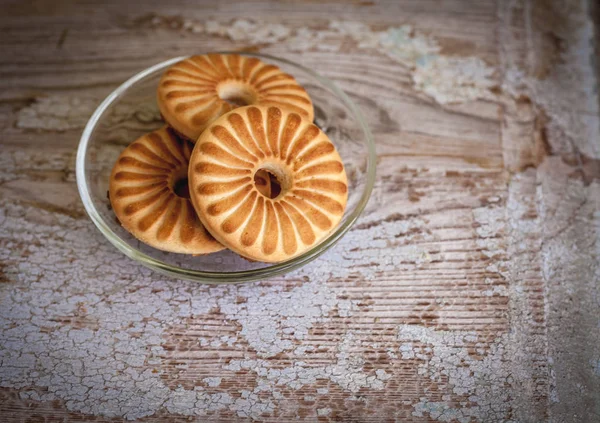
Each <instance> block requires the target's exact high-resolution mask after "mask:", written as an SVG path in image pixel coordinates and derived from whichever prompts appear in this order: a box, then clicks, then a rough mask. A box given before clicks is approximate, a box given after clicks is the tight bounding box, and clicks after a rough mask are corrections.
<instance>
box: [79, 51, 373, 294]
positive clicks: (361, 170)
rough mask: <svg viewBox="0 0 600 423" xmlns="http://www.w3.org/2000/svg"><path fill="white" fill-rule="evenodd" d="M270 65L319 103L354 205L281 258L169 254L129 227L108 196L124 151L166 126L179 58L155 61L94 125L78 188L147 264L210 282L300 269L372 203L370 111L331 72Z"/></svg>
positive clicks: (119, 240) (318, 115) (124, 247)
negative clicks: (164, 78)
mask: <svg viewBox="0 0 600 423" xmlns="http://www.w3.org/2000/svg"><path fill="white" fill-rule="evenodd" d="M242 54H244V55H247V56H253V57H258V58H259V59H261V60H263V61H264V62H267V63H272V64H274V65H277V66H279V67H280V68H281V69H282V70H284V71H285V72H287V73H290V74H291V75H293V76H294V77H295V78H296V79H297V80H298V82H299V83H300V84H302V85H303V86H304V87H305V88H306V90H307V91H308V93H309V95H310V97H311V98H312V100H313V103H314V106H315V123H316V124H317V125H318V126H319V127H320V128H321V129H322V130H323V131H324V132H325V133H326V134H327V135H328V136H329V138H330V139H331V140H332V141H333V142H334V144H335V145H336V147H337V149H338V151H339V153H340V156H341V157H342V160H343V161H344V165H345V167H346V173H347V176H348V205H347V207H346V212H345V214H344V216H343V218H342V220H341V222H340V224H339V225H338V227H337V228H336V229H335V230H333V231H332V232H331V233H330V234H329V235H328V236H327V238H325V239H324V240H323V241H322V242H320V243H319V244H317V245H315V246H314V247H312V248H311V249H310V250H308V251H307V252H305V253H303V254H301V255H299V256H296V257H294V258H293V259H290V260H287V261H285V262H281V263H276V264H272V263H259V262H250V261H247V260H245V259H243V258H242V257H240V256H238V255H237V254H235V253H233V252H231V251H229V250H224V251H221V252H218V253H213V254H208V255H205V256H196V257H194V256H191V255H185V254H176V253H167V252H164V251H160V250H157V249H154V248H152V247H149V246H147V245H145V244H144V243H142V242H140V241H138V240H137V239H136V238H135V237H133V236H132V235H131V234H129V233H128V232H127V231H126V230H124V229H123V228H122V227H121V225H120V224H119V223H118V221H117V220H116V217H115V215H114V213H113V212H112V210H111V207H110V202H109V200H108V196H107V192H108V182H109V176H110V172H111V170H112V167H113V165H114V163H115V161H116V159H117V157H118V156H119V154H120V153H121V151H122V150H123V149H124V148H125V147H126V146H127V145H129V143H131V142H132V141H134V140H135V139H137V138H138V137H139V136H141V135H143V134H144V133H146V132H148V131H151V130H154V129H157V128H159V127H160V126H161V125H163V124H164V123H163V121H162V119H161V117H160V113H159V111H158V107H157V105H156V87H157V85H158V80H159V79H160V76H161V75H162V73H163V72H164V71H165V69H166V68H168V67H169V66H171V65H172V64H174V63H176V62H178V61H180V60H182V59H184V58H185V57H177V58H174V59H171V60H167V61H165V62H162V63H159V64H157V65H154V66H152V67H150V68H148V69H146V70H144V71H142V72H140V73H138V74H137V75H135V76H133V77H132V78H130V79H129V80H128V81H126V82H125V83H124V84H123V85H121V86H120V87H119V88H117V89H116V90H115V91H113V92H112V93H111V94H110V95H109V96H108V97H107V98H106V99H105V100H104V101H103V102H102V104H100V106H99V107H98V108H97V109H96V111H95V112H94V114H93V115H92V117H91V118H90V120H89V122H88V123H87V125H86V127H85V130H84V131H83V135H82V136H81V141H80V142H79V149H78V151H77V166H76V167H77V187H78V188H79V194H80V195H81V199H82V201H83V205H84V206H85V209H86V211H87V213H88V215H89V216H90V218H91V219H92V221H93V222H94V224H95V225H96V226H97V227H98V229H100V232H102V233H103V234H104V236H106V238H107V239H108V240H109V241H110V242H111V243H112V244H114V245H115V246H116V247H117V248H118V249H119V250H121V251H122V252H123V253H125V254H126V255H127V256H129V257H131V258H132V259H134V260H136V261H138V262H140V263H141V264H143V265H145V266H147V267H149V268H151V269H154V270H156V271H158V272H161V273H163V274H166V275H168V276H172V277H175V278H180V279H190V280H195V281H200V282H205V283H236V282H244V281H254V280H261V279H266V278H269V277H272V276H275V275H279V274H283V273H286V272H289V271H291V270H294V269H297V268H299V267H301V266H303V265H305V264H306V263H308V262H310V261H312V260H314V259H316V258H317V257H319V256H320V255H321V254H323V253H324V252H325V251H327V250H328V249H329V248H330V247H332V246H333V245H334V244H335V243H336V242H337V241H338V240H339V239H340V238H341V237H342V236H344V234H345V233H346V232H348V230H349V229H350V227H351V226H352V225H353V224H354V222H355V221H356V219H357V218H358V216H359V215H360V213H361V212H362V211H363V209H364V208H365V206H366V204H367V201H368V200H369V196H370V195H371V189H372V188H373V184H374V182H375V145H374V143H373V138H372V135H371V132H370V130H369V128H368V127H367V124H366V122H365V119H364V117H363V116H362V114H361V113H360V111H359V110H358V108H357V107H356V105H355V104H354V103H353V102H352V101H351V100H350V99H349V98H348V96H347V95H346V94H345V93H344V92H343V91H342V90H340V89H339V88H338V87H336V86H335V84H334V83H333V82H332V81H330V80H329V79H327V78H324V77H322V76H320V75H318V74H317V73H316V72H314V71H312V70H310V69H307V68H305V67H303V66H301V65H298V64H296V63H293V62H291V61H288V60H284V59H280V58H276V57H272V56H267V55H262V54H254V53H252V54H246V53H242Z"/></svg>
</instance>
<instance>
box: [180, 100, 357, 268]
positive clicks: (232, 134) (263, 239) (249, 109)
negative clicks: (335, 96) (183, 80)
mask: <svg viewBox="0 0 600 423" xmlns="http://www.w3.org/2000/svg"><path fill="white" fill-rule="evenodd" d="M260 170H266V171H267V172H269V173H270V174H272V175H274V177H275V178H276V179H277V183H278V185H279V187H280V192H279V193H278V195H277V196H276V197H275V198H269V197H270V196H267V195H263V194H261V193H260V192H259V191H258V190H257V188H256V186H255V184H254V183H253V179H254V177H255V174H256V173H257V172H258V171H260ZM188 179H189V184H190V197H191V200H192V202H193V204H194V207H195V209H196V211H197V213H198V217H199V218H200V220H201V221H202V223H203V224H204V226H205V227H206V228H207V229H208V231H209V232H210V233H211V234H212V235H213V236H214V237H215V238H216V239H217V240H219V241H220V242H221V243H222V244H223V245H225V246H226V247H228V248H230V249H231V250H233V251H235V252H236V253H238V254H240V255H242V256H244V257H246V258H249V259H252V260H257V261H265V262H279V261H283V260H287V259H290V258H292V257H295V256H297V255H299V254H302V253H304V252H305V251H307V250H308V249H310V248H311V247H312V246H314V245H316V244H318V243H319V242H320V241H321V240H322V239H323V238H325V237H326V236H327V234H329V233H330V232H331V231H332V230H333V229H334V228H335V227H336V225H337V224H338V223H339V222H340V220H341V218H342V216H343V214H344V210H345V208H346V202H347V199H348V185H347V180H346V172H345V170H344V165H343V164H342V160H341V158H340V156H339V154H338V152H337V150H336V149H335V146H334V145H333V143H332V142H331V141H330V140H329V138H327V136H326V135H325V134H324V133H323V132H322V131H321V130H320V129H319V128H318V127H317V126H315V125H314V124H312V123H311V122H310V121H309V120H308V119H305V118H302V117H301V116H300V115H299V114H297V113H295V112H293V111H290V110H288V109H284V108H279V107H276V106H246V107H241V108H238V109H236V110H234V111H231V112H229V113H227V114H226V115H224V116H221V117H220V118H219V119H217V121H215V122H214V123H213V124H212V125H211V126H210V127H209V128H207V129H206V131H204V132H203V133H202V135H201V136H200V137H199V138H198V141H197V142H196V146H195V147H194V151H193V152H192V157H191V158H190V166H189V173H188Z"/></svg>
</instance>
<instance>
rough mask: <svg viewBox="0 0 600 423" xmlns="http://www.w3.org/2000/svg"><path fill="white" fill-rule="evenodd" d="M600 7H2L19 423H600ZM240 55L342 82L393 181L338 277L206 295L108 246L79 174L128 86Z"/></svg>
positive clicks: (9, 408)
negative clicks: (147, 72) (223, 54)
mask: <svg viewBox="0 0 600 423" xmlns="http://www.w3.org/2000/svg"><path fill="white" fill-rule="evenodd" d="M78 3H79V2H78ZM593 7H594V2H593V1H592V0H589V1H586V0H574V1H561V0H548V1H543V0H511V1H504V0H496V1H493V0H480V1H476V2H473V1H469V0H447V1H433V0H427V1H422V0H412V1H409V0H405V1H397V2H392V1H390V2H383V1H377V0H375V1H352V2H341V1H339V2H337V1H314V2H313V1H305V2H303V3H302V4H293V2H269V1H265V2H252V3H233V2H220V3H216V4H213V2H197V1H193V2H192V1H188V2H184V1H182V2H179V5H178V6H176V7H175V6H173V5H172V2H157V1H153V2H148V4H147V5H146V6H145V7H144V8H140V6H139V5H138V4H137V2H136V3H132V2H126V4H124V5H123V4H121V2H112V3H107V2H103V4H101V5H100V4H92V3H84V4H75V2H73V4H70V3H67V2H45V1H36V2H3V4H2V6H1V10H2V12H3V13H2V14H1V15H0V40H1V41H0V52H1V55H0V57H1V59H0V88H1V89H0V134H1V136H0V143H1V149H2V150H1V155H0V198H1V205H0V264H1V267H0V270H1V273H0V282H1V283H0V420H1V421H3V422H5V421H6V422H38V421H39V422H42V421H48V422H55V421H56V422H58V421H61V422H62V421H67V422H79V421H97V422H115V421H122V420H124V419H140V420H141V421H146V422H158V421H161V422H162V421H173V422H175V421H190V420H196V421H206V420H214V421H231V420H238V421H250V420H259V421H272V422H276V421H277V422H281V421H288V420H296V419H300V420H306V421H316V420H319V421H341V420H345V421H363V422H364V421H373V422H381V421H394V420H396V421H406V422H437V421H440V422H456V421H458V422H475V421H477V422H500V421H513V422H541V421H552V422H575V421H576V422H597V421H599V420H600V401H598V398H599V397H600V322H599V317H598V316H600V292H599V276H600V269H599V262H598V254H599V253H600V245H599V240H598V232H599V230H600V212H599V206H600V204H599V201H600V195H599V194H600V185H599V177H600V161H599V160H600V137H599V131H600V125H599V118H598V104H599V103H598V91H597V89H596V87H597V85H596V83H597V76H598V74H597V73H596V70H595V69H594V67H593V66H594V62H593V60H592V58H593V55H594V54H595V46H597V45H598V44H597V43H596V40H595V35H594V34H595V32H594V26H593V22H594V16H595V13H597V10H593ZM229 49H256V50H260V51H261V52H265V53H270V54H274V55H279V56H283V57H287V58H290V59H293V60H296V61H300V62H302V63H303V64H305V65H307V66H309V67H312V68H314V69H315V70H317V71H319V72H321V73H323V74H325V75H326V76H329V77H331V78H332V79H334V80H335V81H336V82H337V83H338V84H339V85H340V86H341V87H342V88H343V89H344V90H346V91H347V92H348V93H349V94H350V95H351V96H352V98H353V99H354V100H355V101H356V102H357V103H358V104H359V106H360V107H361V108H362V110H363V112H364V113H365V114H366V115H367V118H368V121H369V123H370V125H371V127H372V130H373V132H374V134H375V138H376V140H377V149H378V156H379V162H378V179H377V184H376V187H375V190H374V192H373V196H372V199H371V202H370V204H369V206H368V209H367V211H366V212H365V214H364V216H363V217H362V218H361V220H360V222H359V223H358V224H357V225H356V226H355V228H354V229H353V230H352V231H351V232H350V233H349V234H348V235H347V236H346V237H345V238H344V239H343V241H341V242H340V243H339V244H338V245H337V246H336V247H335V248H334V249H332V250H331V251H330V252H328V253H327V254H326V255H325V256H323V257H322V258H321V259H319V260H318V261H316V262H314V263H311V264H310V265H308V266H306V267H305V268H303V269H301V270H299V271H296V272H294V273H292V274H289V275H286V276H284V277H279V278H276V279H273V280H269V281H265V282H262V283H254V284H246V285H242V286H233V287H207V286H201V285H198V284H195V283H190V282H182V281H174V280H168V279H165V278H164V277H161V276H160V275H157V274H154V273H152V272H150V271H148V270H147V269H145V268H143V267H141V266H138V265H136V264H135V263H133V262H132V261H131V260H128V259H126V258H124V257H123V256H122V255H121V254H119V253H118V252H117V251H116V250H115V249H114V248H113V247H112V246H111V245H109V243H108V242H107V241H106V240H105V239H104V238H103V237H102V235H101V234H100V233H99V232H98V231H97V230H96V229H95V228H94V227H93V225H92V223H91V222H90V221H89V220H88V219H87V218H86V216H85V215H84V212H83V208H82V206H81V204H80V202H79V199H78V195H77V191H76V187H75V180H74V165H75V160H74V157H75V149H76V146H77V142H78V139H79V136H80V133H81V130H82V127H83V125H84V124H85V122H86V120H87V118H88V117H89V115H90V114H91V113H92V111H93V109H94V108H95V106H96V105H97V104H98V102H99V101H100V100H101V99H102V98H103V97H104V96H105V95H106V94H108V93H109V92H110V91H111V90H112V89H114V87H116V86H117V85H118V84H120V83H121V82H122V81H123V80H124V79H126V78H128V77H129V76H131V75H132V74H134V73H136V72H138V71H139V70H141V69H143V68H145V67H147V66H149V65H151V64H154V63H157V62H159V61H162V60H164V59H167V58H170V57H173V56H177V55H181V54H187V53H192V52H202V51H210V50H229ZM596 56H597V55H596Z"/></svg>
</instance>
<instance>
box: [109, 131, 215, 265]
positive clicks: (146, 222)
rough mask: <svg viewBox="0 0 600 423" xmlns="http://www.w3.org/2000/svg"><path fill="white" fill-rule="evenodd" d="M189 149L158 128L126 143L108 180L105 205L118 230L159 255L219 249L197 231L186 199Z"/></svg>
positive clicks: (201, 229)
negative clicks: (125, 232) (108, 207)
mask: <svg viewBox="0 0 600 423" xmlns="http://www.w3.org/2000/svg"><path fill="white" fill-rule="evenodd" d="M192 148H193V145H192V144H191V143H190V142H189V141H187V140H183V139H180V138H178V137H177V136H176V135H175V134H174V133H173V132H172V131H171V130H170V129H167V127H163V128H161V129H158V130H156V131H154V132H150V133H149V134H146V135H143V136H142V137H140V138H138V139H137V140H136V141H134V142H133V143H131V144H130V145H129V146H128V147H127V148H126V149H125V150H124V151H123V152H122V153H121V155H120V156H119V158H118V159H117V162H116V163H115V166H114V167H113V170H112V173H111V176H110V183H109V197H110V202H111V205H112V208H113V210H114V212H115V214H116V215H117V218H118V219H119V221H120V222H121V225H122V226H123V227H124V228H125V229H126V230H127V231H129V232H130V233H131V234H132V235H133V236H135V237H136V238H137V239H139V240H140V241H142V242H144V243H146V244H148V245H150V246H152V247H154V248H157V249H159V250H164V251H170V252H173V253H187V254H207V253H212V252H215V251H220V250H222V249H224V247H223V245H221V244H220V243H219V242H217V241H216V240H215V239H214V238H213V237H212V236H211V235H210V233H208V232H207V231H206V229H205V228H204V226H202V223H201V222H200V220H198V216H197V215H196V212H195V210H194V207H193V205H192V203H191V201H190V199H189V191H188V187H187V173H188V163H189V158H190V154H191V152H192Z"/></svg>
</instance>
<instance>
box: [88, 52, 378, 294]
mask: <svg viewBox="0 0 600 423" xmlns="http://www.w3.org/2000/svg"><path fill="white" fill-rule="evenodd" d="M216 53H217V54H240V55H243V56H250V57H257V58H260V59H266V60H267V61H268V60H272V61H275V62H280V63H285V64H287V65H290V66H292V67H296V68H298V69H300V70H301V71H303V72H305V73H307V74H308V75H310V76H311V77H313V78H315V79H316V80H318V81H319V82H320V83H321V84H323V85H324V86H326V87H327V88H328V89H330V90H331V91H333V92H334V94H335V95H336V96H338V97H339V98H340V99H341V100H342V102H343V103H344V105H345V106H346V107H347V108H348V109H349V110H350V111H351V112H352V114H353V115H354V118H355V119H356V120H357V121H358V124H359V125H360V127H361V129H362V130H363V133H364V137H365V139H366V144H367V153H368V156H367V180H366V183H365V188H364V190H363V192H362V195H361V197H360V199H359V201H358V204H357V205H356V207H355V209H354V211H353V212H352V213H351V214H350V216H348V219H347V220H346V222H345V223H344V224H342V225H340V226H339V227H338V228H337V229H336V230H335V231H333V232H332V233H330V234H329V235H328V236H327V238H325V239H324V240H323V241H322V242H321V243H320V244H318V245H316V246H315V247H313V248H311V249H309V250H308V251H306V252H304V253H302V254H300V255H299V256H296V257H294V258H292V259H289V260H286V261H284V262H281V263H275V264H273V265H270V266H268V267H264V268H260V269H252V270H242V271H234V272H208V271H201V270H192V269H184V268H181V267H176V266H172V265H169V264H166V263H164V262H162V261H160V260H158V259H155V258H153V257H151V256H149V255H147V254H146V253H143V252H141V251H139V250H137V249H135V248H134V247H132V246H130V245H129V244H127V243H126V242H125V241H123V240H122V239H121V237H120V236H119V235H117V234H116V233H115V232H114V231H113V230H112V229H111V228H110V226H109V225H108V224H107V223H106V222H105V221H104V219H103V218H102V216H101V215H100V213H99V212H98V210H97V209H96V207H95V206H94V203H93V201H92V197H91V194H90V191H89V189H88V185H87V179H86V166H85V157H86V154H87V150H88V146H89V143H90V137H91V135H92V133H93V131H94V129H95V127H96V125H97V124H98V122H99V120H100V118H101V117H102V115H103V114H104V113H105V112H106V110H107V109H108V108H109V106H110V105H111V104H112V103H113V102H114V101H115V100H117V99H118V98H119V97H120V96H121V95H123V94H124V93H125V92H126V91H127V90H128V89H129V88H131V87H132V86H133V85H135V84H136V83H137V82H139V81H141V80H143V79H144V78H146V77H147V76H149V75H151V74H153V73H155V72H157V71H159V70H161V69H164V68H167V67H168V66H170V65H172V64H175V63H177V62H179V61H181V60H184V59H186V58H188V57H190V56H179V57H174V58H172V59H169V60H165V61H163V62H160V63H157V64H155V65H153V66H150V67H148V68H146V69H144V70H142V71H141V72H138V73H137V74H135V75H133V76H132V77H130V78H129V79H128V80H126V81H125V82H123V83H122V84H121V85H120V86H119V87H117V88H116V89H115V90H114V91H113V92H111V93H110V94H109V95H108V96H107V97H106V98H105V99H104V100H103V101H102V103H100V105H99V106H98V107H97V108H96V110H95V111H94V113H93V114H92V116H91V117H90V119H89V120H88V122H87V124H86V126H85V128H84V130H83V133H82V135H81V139H80V141H79V146H78V148H77V157H76V179H77V188H78V190H79V196H80V197H81V200H82V202H83V206H84V208H85V211H86V213H87V214H88V216H89V217H90V219H91V220H92V222H93V223H94V224H95V225H96V227H97V228H98V229H99V230H100V232H101V233H102V234H103V235H104V236H105V237H106V238H107V239H108V241H109V242H110V243H111V244H113V245H114V246H115V247H116V248H117V249H118V250H119V251H121V252H122V253H124V254H125V255H126V256H127V257H129V258H131V259H133V260H135V261H137V262H139V263H141V264H142V265H144V266H146V267H148V268H150V269H152V270H155V271H157V272H159V273H161V274H163V275H166V276H170V277H174V278H177V279H187V280H192V281H197V282H202V283H207V284H235V283H241V282H249V281H257V280H263V279H266V278H270V277H273V276H277V275H281V274H283V273H287V272H290V271H292V270H295V269H298V268H300V267H302V266H304V265H305V264H307V263H309V262H311V261H313V260H314V259H316V258H317V257H319V256H320V255H321V254H323V253H324V252H325V251H327V250H328V249H329V248H331V247H332V246H333V245H335V244H336V243H337V242H338V241H339V240H340V239H341V238H342V237H343V236H344V235H345V234H346V232H348V231H349V230H350V228H351V227H352V225H353V224H354V223H355V222H356V220H357V219H358V218H359V216H360V215H361V214H362V212H363V211H364V209H365V207H366V205H367V202H368V201H369V198H370V196H371V191H372V190H373V186H374V184H375V176H376V152H375V142H374V140H373V135H372V133H371V130H370V129H369V126H368V125H367V123H366V120H365V118H364V116H363V115H362V113H361V112H360V110H359V109H358V107H357V106H356V105H355V104H354V103H353V102H352V100H350V98H349V97H348V95H347V94H346V93H345V92H344V91H342V90H341V89H340V88H338V87H337V85H335V83H334V82H333V81H331V80H330V79H329V78H326V77H324V76H321V75H319V74H318V73H317V72H315V71H313V70H312V69H309V68H307V67H305V66H303V65H300V64H298V63H295V62H292V61H290V60H287V59H283V58H280V57H275V56H272V55H268V54H259V53H252V52H227V51H225V52H216Z"/></svg>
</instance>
